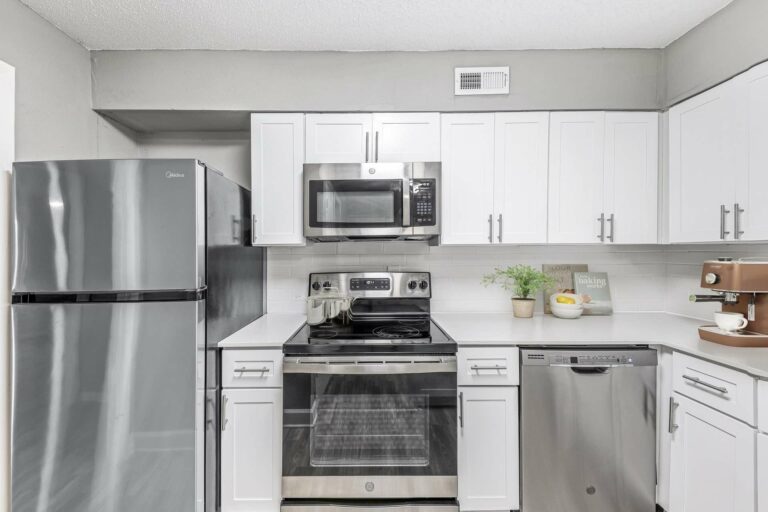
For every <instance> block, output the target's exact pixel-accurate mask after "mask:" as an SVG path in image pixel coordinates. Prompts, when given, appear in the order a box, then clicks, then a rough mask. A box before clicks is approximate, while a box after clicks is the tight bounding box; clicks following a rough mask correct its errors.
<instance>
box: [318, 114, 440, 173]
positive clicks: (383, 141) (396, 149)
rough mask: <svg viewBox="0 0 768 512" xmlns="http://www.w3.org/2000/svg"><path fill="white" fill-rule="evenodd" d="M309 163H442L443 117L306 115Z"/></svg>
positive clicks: (438, 115) (412, 115)
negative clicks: (441, 123) (441, 129)
mask: <svg viewBox="0 0 768 512" xmlns="http://www.w3.org/2000/svg"><path fill="white" fill-rule="evenodd" d="M306 153H307V154H306V162H307V163H310V164H317V163H350V162H351V163H358V162H439V161H440V114H437V113H392V114H388V113H381V114H378V113H377V114H307V139H306Z"/></svg>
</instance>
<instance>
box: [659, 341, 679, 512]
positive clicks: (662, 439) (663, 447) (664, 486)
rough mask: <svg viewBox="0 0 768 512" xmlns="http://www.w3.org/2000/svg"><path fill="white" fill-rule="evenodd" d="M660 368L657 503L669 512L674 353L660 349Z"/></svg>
mask: <svg viewBox="0 0 768 512" xmlns="http://www.w3.org/2000/svg"><path fill="white" fill-rule="evenodd" d="M658 354H659V366H658V368H657V370H656V389H657V390H658V391H657V398H656V418H657V421H656V432H658V435H657V436H656V468H657V481H658V482H657V485H656V503H658V504H659V506H661V507H662V508H663V509H664V510H669V511H671V509H670V508H669V476H670V475H669V471H670V458H671V455H672V432H670V423H669V417H670V412H672V407H673V405H672V400H673V399H674V398H675V397H674V393H673V391H672V372H673V369H672V368H673V367H672V352H671V351H669V350H667V349H665V348H660V349H659V351H658Z"/></svg>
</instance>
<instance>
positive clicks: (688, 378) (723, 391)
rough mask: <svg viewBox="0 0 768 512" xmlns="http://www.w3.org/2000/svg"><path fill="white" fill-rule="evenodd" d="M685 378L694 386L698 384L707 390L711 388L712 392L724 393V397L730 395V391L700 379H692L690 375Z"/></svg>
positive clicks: (684, 376)
mask: <svg viewBox="0 0 768 512" xmlns="http://www.w3.org/2000/svg"><path fill="white" fill-rule="evenodd" d="M683 378H684V379H685V380H687V381H689V382H693V383H694V384H698V385H699V386H704V387H705V388H709V389H712V390H715V391H717V392H718V393H722V394H724V395H727V394H728V390H727V389H726V388H724V387H721V386H715V385H714V384H710V383H709V382H705V381H703V380H701V379H700V378H698V377H691V376H690V375H683Z"/></svg>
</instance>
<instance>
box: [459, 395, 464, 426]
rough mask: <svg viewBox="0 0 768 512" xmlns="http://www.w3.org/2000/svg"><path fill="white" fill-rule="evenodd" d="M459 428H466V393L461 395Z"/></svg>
mask: <svg viewBox="0 0 768 512" xmlns="http://www.w3.org/2000/svg"><path fill="white" fill-rule="evenodd" d="M459 426H460V427H461V428H464V392H461V393H459Z"/></svg>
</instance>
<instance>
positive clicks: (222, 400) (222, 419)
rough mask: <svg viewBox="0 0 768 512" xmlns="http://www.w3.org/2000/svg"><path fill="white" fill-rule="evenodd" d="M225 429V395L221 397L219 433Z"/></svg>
mask: <svg viewBox="0 0 768 512" xmlns="http://www.w3.org/2000/svg"><path fill="white" fill-rule="evenodd" d="M226 429H227V395H221V431H222V432H224V431H225V430H226Z"/></svg>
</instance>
